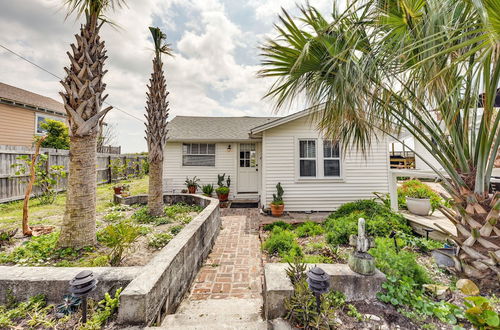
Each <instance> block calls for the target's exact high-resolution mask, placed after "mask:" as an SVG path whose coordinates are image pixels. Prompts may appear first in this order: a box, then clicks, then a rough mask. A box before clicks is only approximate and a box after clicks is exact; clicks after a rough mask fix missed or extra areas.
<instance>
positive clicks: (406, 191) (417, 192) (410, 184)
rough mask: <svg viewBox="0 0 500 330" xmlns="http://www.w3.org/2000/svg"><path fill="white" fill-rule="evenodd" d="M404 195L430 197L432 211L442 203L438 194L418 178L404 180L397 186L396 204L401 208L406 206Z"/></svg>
mask: <svg viewBox="0 0 500 330" xmlns="http://www.w3.org/2000/svg"><path fill="white" fill-rule="evenodd" d="M406 197H410V198H428V199H430V200H431V207H432V211H433V212H434V211H435V210H436V209H437V208H438V207H439V206H441V205H443V203H444V201H443V199H442V198H441V196H439V194H437V193H436V192H435V191H434V190H432V188H431V187H429V186H428V185H426V184H425V183H423V182H421V181H419V180H408V181H405V182H403V184H402V185H401V187H399V188H398V204H399V205H400V206H401V207H403V208H406Z"/></svg>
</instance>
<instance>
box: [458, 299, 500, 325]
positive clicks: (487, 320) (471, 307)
mask: <svg viewBox="0 0 500 330" xmlns="http://www.w3.org/2000/svg"><path fill="white" fill-rule="evenodd" d="M464 305H465V306H466V307H467V309H466V311H465V317H466V318H467V320H469V322H470V323H472V325H474V326H475V327H476V328H477V329H499V328H500V315H499V314H498V313H497V312H496V311H495V309H494V308H493V307H492V306H491V305H490V301H489V300H488V298H485V297H480V296H478V297H466V298H465V299H464Z"/></svg>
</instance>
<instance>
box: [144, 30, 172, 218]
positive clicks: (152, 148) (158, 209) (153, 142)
mask: <svg viewBox="0 0 500 330" xmlns="http://www.w3.org/2000/svg"><path fill="white" fill-rule="evenodd" d="M149 30H150V31H151V35H152V36H153V41H154V45H155V57H154V59H153V73H151V78H150V79H149V86H148V90H149V91H148V93H146V95H147V102H146V112H147V114H146V120H147V123H146V140H147V142H148V151H149V154H148V156H149V193H148V210H149V213H150V214H151V215H153V216H160V215H162V214H163V147H164V145H165V142H166V139H167V118H168V101H167V96H168V92H167V82H166V80H165V75H164V73H163V62H162V60H161V55H162V54H166V55H170V56H171V55H172V54H171V49H170V48H169V45H168V44H167V43H165V40H166V39H167V36H166V35H165V33H163V32H161V30H160V29H159V28H157V27H156V28H155V27H150V28H149Z"/></svg>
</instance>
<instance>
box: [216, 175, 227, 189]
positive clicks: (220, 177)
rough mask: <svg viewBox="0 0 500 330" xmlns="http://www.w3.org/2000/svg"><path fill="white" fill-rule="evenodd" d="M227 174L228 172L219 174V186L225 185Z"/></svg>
mask: <svg viewBox="0 0 500 330" xmlns="http://www.w3.org/2000/svg"><path fill="white" fill-rule="evenodd" d="M225 176H226V173H224V174H222V175H220V174H217V185H219V187H224V178H225Z"/></svg>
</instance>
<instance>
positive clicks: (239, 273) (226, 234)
mask: <svg viewBox="0 0 500 330" xmlns="http://www.w3.org/2000/svg"><path fill="white" fill-rule="evenodd" d="M222 211H223V212H222V214H221V215H222V230H221V231H220V233H219V236H218V237H217V239H216V241H215V245H214V247H213V249H212V252H211V253H210V255H209V256H208V258H207V261H206V262H205V265H204V266H203V267H202V268H201V269H200V272H199V273H198V275H197V277H196V279H195V281H194V283H193V286H192V288H191V293H190V297H189V299H192V300H204V299H224V298H244V299H249V298H258V297H260V296H261V292H262V279H261V275H262V261H261V252H260V241H259V235H258V225H259V218H258V210H257V209H224V210H222Z"/></svg>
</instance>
